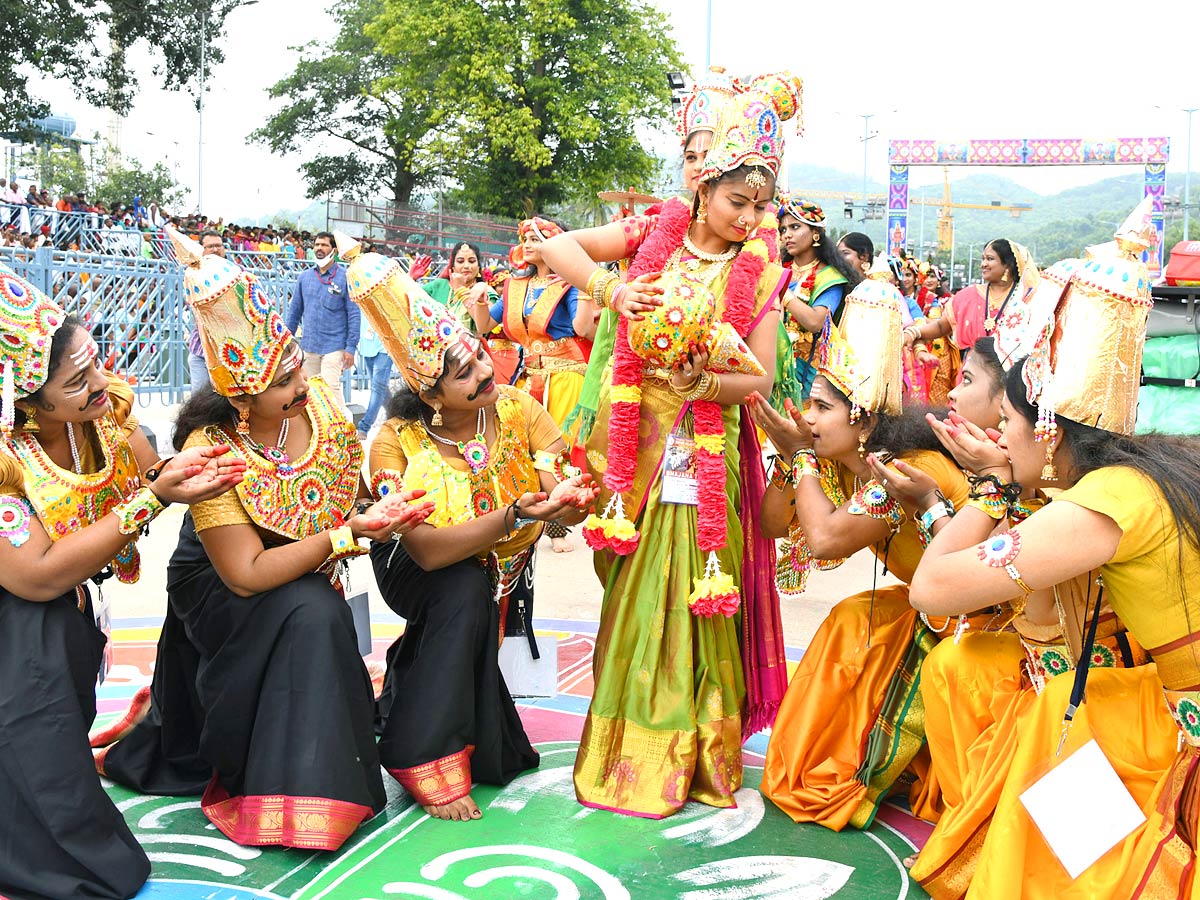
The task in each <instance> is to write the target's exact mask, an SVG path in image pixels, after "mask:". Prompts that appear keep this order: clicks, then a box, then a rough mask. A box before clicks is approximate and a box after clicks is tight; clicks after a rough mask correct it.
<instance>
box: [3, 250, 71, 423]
mask: <svg viewBox="0 0 1200 900" xmlns="http://www.w3.org/2000/svg"><path fill="white" fill-rule="evenodd" d="M66 318H67V314H66V313H65V312H64V311H63V308H62V307H61V306H59V305H58V304H57V303H55V302H54V301H53V300H51V299H50V298H49V297H47V296H46V295H45V294H43V293H42V292H41V291H40V290H38V289H37V288H35V287H34V286H33V285H32V284H30V283H29V282H28V281H26V280H25V279H24V278H22V277H21V276H20V275H17V274H16V273H15V272H13V271H12V270H11V269H8V268H6V267H4V266H2V265H0V378H2V379H3V384H2V385H0V388H2V390H0V431H3V433H4V437H6V438H7V437H8V435H10V434H11V433H12V429H13V421H14V419H15V414H16V407H15V405H14V404H15V401H17V400H20V399H21V398H23V397H28V396H29V395H30V394H34V393H36V392H37V391H39V390H41V388H42V385H44V384H45V383H46V378H47V377H48V375H49V371H50V344H51V342H52V341H53V340H54V334H55V332H57V331H58V329H59V328H61V327H62V323H63V321H64V320H65V319H66Z"/></svg>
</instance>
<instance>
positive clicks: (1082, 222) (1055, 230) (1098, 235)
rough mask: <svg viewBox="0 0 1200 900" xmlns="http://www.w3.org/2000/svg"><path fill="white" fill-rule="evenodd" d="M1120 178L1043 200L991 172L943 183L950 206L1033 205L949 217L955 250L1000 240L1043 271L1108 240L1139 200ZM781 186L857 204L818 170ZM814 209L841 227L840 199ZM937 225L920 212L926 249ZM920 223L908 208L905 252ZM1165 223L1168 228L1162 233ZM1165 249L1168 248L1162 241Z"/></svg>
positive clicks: (1177, 177)
mask: <svg viewBox="0 0 1200 900" xmlns="http://www.w3.org/2000/svg"><path fill="white" fill-rule="evenodd" d="M1120 172H1121V174H1119V175H1114V176H1113V177H1112V178H1106V179H1103V180H1101V181H1097V182H1095V183H1094V184H1089V185H1084V186H1083V187H1076V188H1070V189H1068V190H1064V191H1060V192H1059V193H1056V194H1048V195H1043V194H1039V193H1037V192H1036V191H1032V190H1030V189H1028V188H1026V187H1023V186H1021V185H1019V184H1017V183H1016V182H1015V181H1013V180H1012V179H1010V178H1008V177H1006V176H1004V175H1002V174H996V173H994V172H979V173H977V174H971V175H968V176H966V177H965V178H961V179H957V180H953V181H951V182H950V189H951V192H952V196H953V200H954V202H955V203H979V204H990V203H992V202H993V201H999V202H1000V203H1002V204H1004V205H1012V204H1016V203H1029V204H1032V206H1033V209H1031V210H1029V211H1028V212H1023V213H1022V214H1021V215H1020V216H1019V217H1015V218H1014V217H1012V216H1010V215H1008V214H1005V213H1003V212H998V211H997V212H989V211H987V210H972V209H961V210H955V213H954V228H955V243H956V245H958V246H959V247H960V248H964V249H965V248H966V247H967V246H969V245H971V244H975V245H978V244H981V243H983V242H985V241H988V240H991V239H992V238H996V237H1007V238H1010V239H1011V240H1015V241H1018V242H1020V243H1022V244H1025V245H1026V246H1028V247H1029V248H1030V249H1031V250H1032V251H1033V253H1034V255H1035V257H1036V258H1037V260H1038V261H1039V263H1042V264H1046V263H1049V262H1054V261H1055V260H1057V259H1061V258H1063V257H1066V256H1074V255H1078V254H1079V253H1081V252H1082V250H1083V248H1084V247H1086V246H1088V245H1091V244H1098V243H1102V242H1104V241H1107V240H1110V239H1111V238H1112V232H1113V230H1114V228H1115V227H1116V226H1117V225H1118V224H1119V223H1120V222H1121V221H1122V219H1124V217H1125V216H1126V215H1127V214H1128V213H1129V212H1130V210H1132V209H1133V207H1134V206H1135V205H1136V204H1137V203H1138V201H1139V200H1141V198H1142V178H1141V172H1140V171H1137V170H1136V169H1133V168H1129V169H1122V170H1120ZM788 186H789V188H790V189H791V190H792V191H799V192H801V193H803V191H804V189H805V188H809V189H811V190H820V191H839V192H843V193H844V194H846V195H847V196H852V197H854V198H855V199H856V200H857V198H858V196H859V195H860V194H861V191H862V176H861V175H854V174H853V173H850V172H843V171H839V170H837V169H833V168H829V167H825V166H806V165H793V166H788ZM1198 187H1200V185H1198ZM1182 188H1183V175H1182V174H1170V175H1168V177H1167V196H1168V197H1170V196H1178V195H1180V194H1181V193H1182ZM867 192H868V193H872V194H881V193H886V185H882V184H880V183H879V182H877V181H870V180H868V182H867ZM918 194H920V195H923V196H925V197H926V198H929V199H934V200H939V199H940V198H941V195H942V190H941V187H940V186H939V185H928V186H926V187H923V188H920V189H914V190H913V191H912V194H911V195H910V196H916V195H918ZM818 202H819V203H820V204H821V205H822V206H824V207H826V214H827V217H828V219H829V221H830V224H831V226H833V227H835V228H839V229H841V228H842V223H843V221H844V220H843V218H842V201H841V199H839V198H820V199H818ZM937 218H938V207H937V206H926V207H925V240H926V241H927V242H929V241H934V240H936V239H937ZM920 219H921V206H919V205H917V204H913V205H911V206H910V207H909V236H910V245H912V246H915V245H916V244H917V243H918V238H917V232H918V230H919V227H920V225H919V223H920ZM1170 224H1171V222H1170V221H1168V226H1169V225H1170ZM1198 224H1200V222H1198ZM842 230H845V229H842ZM868 231H869V233H870V234H871V235H872V236H878V235H880V234H882V231H883V224H882V223H881V222H878V221H874V222H871V223H869V228H868ZM1167 246H1168V247H1169V246H1170V241H1169V240H1168V244H1167ZM960 259H961V255H960Z"/></svg>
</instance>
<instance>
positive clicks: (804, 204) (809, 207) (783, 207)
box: [775, 194, 825, 228]
mask: <svg viewBox="0 0 1200 900" xmlns="http://www.w3.org/2000/svg"><path fill="white" fill-rule="evenodd" d="M775 202H776V203H778V204H779V211H778V216H779V218H780V219H782V218H783V217H784V216H785V215H787V216H791V217H792V218H793V219H797V220H798V221H800V222H803V223H804V224H806V225H808V226H810V227H812V228H824V227H825V210H823V209H821V207H819V206H817V204H815V203H813V202H812V201H810V200H805V199H804V198H803V197H801V196H800V195H799V194H780V195H779V196H777V197H776V198H775Z"/></svg>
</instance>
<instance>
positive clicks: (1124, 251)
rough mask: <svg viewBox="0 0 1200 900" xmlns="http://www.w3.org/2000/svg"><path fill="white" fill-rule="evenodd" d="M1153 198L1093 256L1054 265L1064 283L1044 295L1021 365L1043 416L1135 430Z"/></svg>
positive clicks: (1128, 431) (1124, 431)
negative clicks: (1037, 324)
mask: <svg viewBox="0 0 1200 900" xmlns="http://www.w3.org/2000/svg"><path fill="white" fill-rule="evenodd" d="M1151 203H1152V201H1151V198H1149V197H1147V198H1146V199H1145V200H1143V201H1142V202H1141V203H1140V204H1138V206H1137V208H1136V209H1134V211H1133V212H1132V213H1131V214H1130V216H1129V218H1127V219H1126V220H1125V222H1124V223H1123V224H1122V226H1121V228H1120V229H1119V230H1118V231H1117V234H1116V241H1114V242H1112V243H1109V244H1103V245H1101V246H1099V247H1096V248H1092V252H1093V253H1094V255H1093V256H1091V257H1090V258H1089V259H1086V260H1082V261H1080V260H1070V261H1066V263H1065V264H1064V263H1060V264H1059V265H1058V266H1055V267H1052V268H1054V269H1058V268H1060V267H1061V269H1062V273H1063V274H1064V275H1065V276H1066V281H1065V286H1064V287H1063V289H1062V290H1061V291H1056V292H1055V293H1057V297H1054V296H1050V297H1049V298H1048V299H1047V300H1045V301H1044V302H1040V303H1039V314H1040V316H1041V318H1040V319H1039V320H1038V321H1039V322H1043V323H1044V324H1043V325H1042V326H1041V327H1040V328H1038V329H1036V330H1037V333H1038V340H1037V343H1036V345H1035V346H1034V348H1033V350H1032V352H1031V353H1030V356H1029V360H1028V362H1027V363H1026V364H1025V368H1024V369H1023V371H1022V376H1023V378H1024V380H1025V385H1026V388H1027V396H1028V398H1029V402H1030V403H1033V404H1036V405H1037V406H1038V410H1039V417H1040V419H1041V420H1044V421H1046V422H1051V421H1053V419H1054V417H1055V416H1056V415H1058V416H1065V417H1066V418H1068V419H1070V420H1072V421H1074V422H1079V423H1081V424H1083V425H1090V426H1092V427H1093V428H1103V429H1104V430H1105V431H1112V432H1116V433H1117V434H1132V433H1133V430H1134V426H1135V425H1136V423H1137V397H1138V387H1139V384H1140V379H1141V368H1142V349H1143V347H1144V345H1145V342H1146V321H1147V319H1148V318H1149V315H1150V309H1151V307H1152V306H1153V305H1154V301H1153V300H1152V299H1151V297H1150V278H1149V274H1148V273H1147V271H1146V264H1145V263H1144V262H1143V261H1142V259H1141V254H1142V253H1143V252H1145V251H1146V250H1147V249H1148V248H1150V247H1151V246H1153V244H1154V240H1155V232H1154V225H1153V223H1152V222H1151V220H1150V215H1151V211H1152V206H1151ZM1051 300H1054V301H1055V302H1054V303H1053V304H1051V302H1050V301H1051ZM1047 316H1048V318H1047Z"/></svg>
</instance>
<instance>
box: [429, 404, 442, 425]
mask: <svg viewBox="0 0 1200 900" xmlns="http://www.w3.org/2000/svg"><path fill="white" fill-rule="evenodd" d="M429 424H430V425H433V426H435V427H436V426H438V425H441V424H442V404H440V403H438V404H437V405H436V406H434V407H433V416H432V417H431V418H430V419H429Z"/></svg>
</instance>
